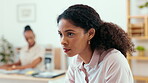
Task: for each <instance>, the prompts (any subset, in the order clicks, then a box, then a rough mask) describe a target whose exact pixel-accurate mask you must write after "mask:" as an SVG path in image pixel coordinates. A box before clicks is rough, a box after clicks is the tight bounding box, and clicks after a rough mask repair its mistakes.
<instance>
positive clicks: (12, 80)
mask: <svg viewBox="0 0 148 83" xmlns="http://www.w3.org/2000/svg"><path fill="white" fill-rule="evenodd" d="M64 77H65V75H62V76H59V77H56V78H35V77H31V76H25V75H18V74H9V75H8V74H0V83H64Z"/></svg>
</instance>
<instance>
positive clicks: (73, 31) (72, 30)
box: [65, 29, 75, 32]
mask: <svg viewBox="0 0 148 83" xmlns="http://www.w3.org/2000/svg"><path fill="white" fill-rule="evenodd" d="M69 31H72V32H75V31H74V30H71V29H69V30H65V32H69Z"/></svg>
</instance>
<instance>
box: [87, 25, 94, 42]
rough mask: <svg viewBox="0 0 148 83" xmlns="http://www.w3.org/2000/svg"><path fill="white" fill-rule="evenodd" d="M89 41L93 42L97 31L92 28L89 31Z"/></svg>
mask: <svg viewBox="0 0 148 83" xmlns="http://www.w3.org/2000/svg"><path fill="white" fill-rule="evenodd" d="M88 35H89V40H91V39H92V38H93V37H94V35H95V29H94V28H91V29H89V30H88Z"/></svg>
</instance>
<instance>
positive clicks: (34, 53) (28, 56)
mask: <svg viewBox="0 0 148 83" xmlns="http://www.w3.org/2000/svg"><path fill="white" fill-rule="evenodd" d="M24 37H25V39H26V41H27V44H28V45H26V46H24V47H23V48H21V50H20V55H19V60H18V61H17V62H16V63H13V64H6V65H3V66H0V69H6V70H16V69H20V70H22V69H27V68H34V69H37V70H44V54H45V49H44V48H43V47H41V46H40V45H38V44H37V43H36V41H35V34H34V32H33V30H32V29H31V27H30V26H29V25H27V26H25V29H24Z"/></svg>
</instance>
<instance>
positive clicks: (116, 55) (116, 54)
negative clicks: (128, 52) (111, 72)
mask: <svg viewBox="0 0 148 83" xmlns="http://www.w3.org/2000/svg"><path fill="white" fill-rule="evenodd" d="M104 62H105V63H106V65H116V66H121V65H123V66H126V65H128V62H127V59H126V58H125V56H124V55H123V54H122V53H121V52H120V51H119V50H117V49H112V50H110V51H109V52H108V53H107V54H106V56H105V57H104Z"/></svg>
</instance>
